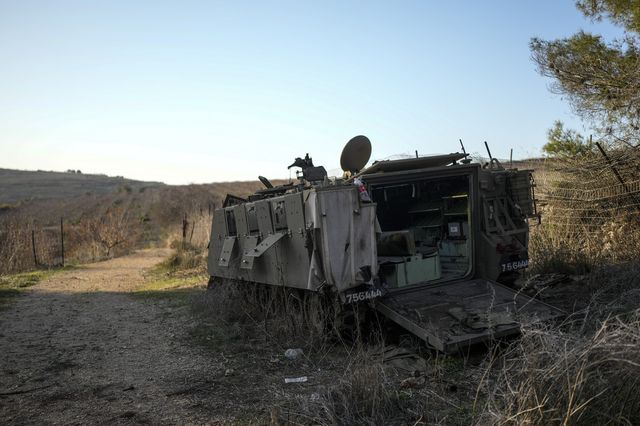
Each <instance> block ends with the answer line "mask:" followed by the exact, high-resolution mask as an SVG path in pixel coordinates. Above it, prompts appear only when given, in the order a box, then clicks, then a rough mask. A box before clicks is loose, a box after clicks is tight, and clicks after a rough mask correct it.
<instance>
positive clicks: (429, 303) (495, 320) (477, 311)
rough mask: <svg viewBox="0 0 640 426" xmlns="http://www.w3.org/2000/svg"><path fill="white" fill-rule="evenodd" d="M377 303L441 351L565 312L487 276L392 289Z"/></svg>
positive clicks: (392, 318) (392, 317) (382, 311)
mask: <svg viewBox="0 0 640 426" xmlns="http://www.w3.org/2000/svg"><path fill="white" fill-rule="evenodd" d="M376 309H377V310H378V311H380V312H381V313H382V314H384V315H385V316H386V317H388V318H389V319H391V320H392V321H394V322H396V323H397V324H399V325H400V326H402V327H403V328H405V329H406V330H408V331H410V332H411V333H413V334H415V335H416V336H418V337H420V338H421V339H423V340H424V341H425V342H426V343H427V344H428V345H430V346H431V347H433V348H434V349H437V350H439V351H442V352H446V353H451V352H455V351H457V350H458V349H460V348H461V347H465V346H468V345H472V344H474V343H480V342H483V341H487V340H490V339H492V338H497V337H501V336H507V335H510V334H517V333H519V331H520V324H523V323H530V322H535V321H546V320H550V319H553V318H558V317H561V316H563V315H564V312H562V311H561V310H559V309H557V308H554V307H553V306H550V305H547V304H546V303H544V302H541V301H539V300H536V299H533V298H531V297H529V296H526V295H524V294H521V293H516V292H515V291H513V290H511V289H510V288H508V287H505V286H503V285H501V284H498V283H496V282H492V281H489V280H486V279H474V280H470V281H461V282H457V283H442V284H437V285H428V286H424V287H420V288H416V289H407V290H406V291H402V292H396V293H393V294H387V295H386V296H384V297H383V298H381V299H378V300H377V302H376Z"/></svg>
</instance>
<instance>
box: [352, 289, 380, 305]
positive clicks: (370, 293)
mask: <svg viewBox="0 0 640 426" xmlns="http://www.w3.org/2000/svg"><path fill="white" fill-rule="evenodd" d="M380 296H382V290H380V289H376V290H367V291H360V292H358V293H351V294H347V303H358V302H363V301H365V300H369V299H373V298H374V297H380Z"/></svg>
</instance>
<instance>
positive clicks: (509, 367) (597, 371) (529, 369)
mask: <svg viewBox="0 0 640 426" xmlns="http://www.w3.org/2000/svg"><path fill="white" fill-rule="evenodd" d="M639 349H640V314H639V313H638V312H637V311H636V312H634V313H633V314H632V315H631V316H630V317H628V318H623V317H612V318H608V319H605V320H603V321H601V322H600V323H599V325H598V327H597V328H595V329H594V330H592V331H589V332H587V333H581V332H580V330H575V329H574V330H567V331H562V330H559V329H556V328H545V327H533V328H531V327H530V328H526V329H525V330H523V335H522V337H521V339H520V340H519V341H518V343H516V344H514V345H513V346H512V347H511V348H510V349H509V350H508V351H507V352H506V353H505V354H503V355H501V356H499V357H496V358H493V359H492V360H491V363H492V364H493V365H491V367H490V368H493V369H494V371H495V373H496V375H495V376H493V377H492V379H491V380H490V381H485V382H483V383H482V384H481V385H480V387H481V388H482V390H483V391H484V392H485V393H486V395H487V399H486V401H487V402H486V405H485V406H484V407H483V409H484V412H483V414H482V415H481V422H480V423H490V424H501V425H503V424H513V425H525V424H526V425H578V424H593V425H596V424H638V423H639V422H640V393H638V392H637V389H638V384H639V381H640V351H639Z"/></svg>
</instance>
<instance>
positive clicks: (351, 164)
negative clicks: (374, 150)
mask: <svg viewBox="0 0 640 426" xmlns="http://www.w3.org/2000/svg"><path fill="white" fill-rule="evenodd" d="M370 157H371V142H370V141H369V138H368V137H366V136H362V135H360V136H356V137H354V138H351V140H350V141H349V142H347V144H346V145H345V146H344V148H343V150H342V155H341V156H340V167H342V170H344V171H345V172H351V173H358V172H359V171H360V170H362V169H363V168H364V166H366V165H367V161H369V158H370Z"/></svg>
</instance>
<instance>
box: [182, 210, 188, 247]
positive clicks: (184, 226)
mask: <svg viewBox="0 0 640 426" xmlns="http://www.w3.org/2000/svg"><path fill="white" fill-rule="evenodd" d="M188 226H189V222H187V214H186V213H185V214H184V216H182V248H183V249H184V248H185V247H186V242H187V228H188Z"/></svg>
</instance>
